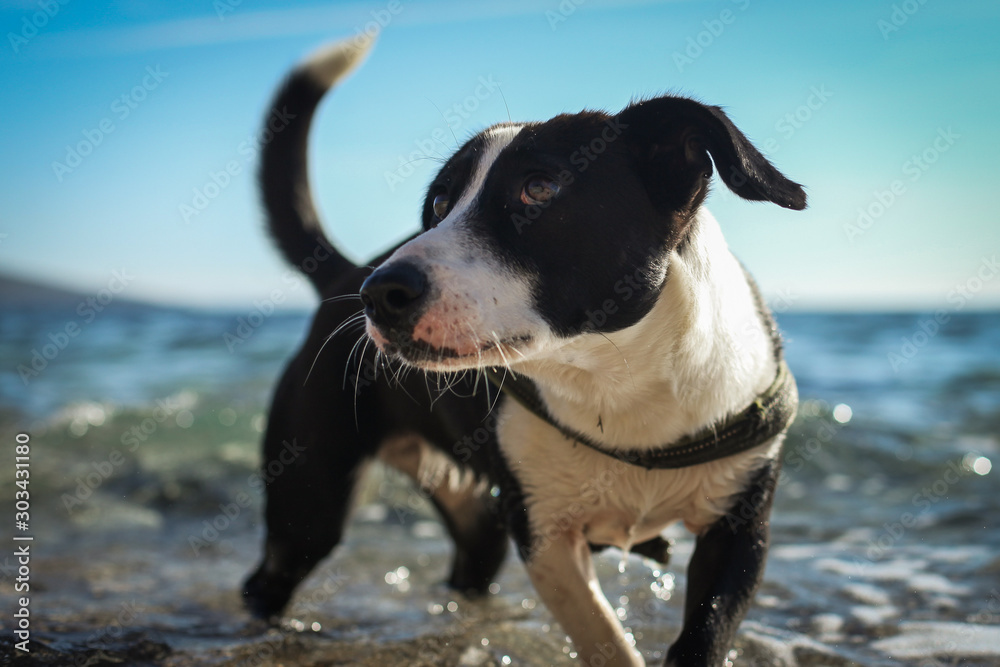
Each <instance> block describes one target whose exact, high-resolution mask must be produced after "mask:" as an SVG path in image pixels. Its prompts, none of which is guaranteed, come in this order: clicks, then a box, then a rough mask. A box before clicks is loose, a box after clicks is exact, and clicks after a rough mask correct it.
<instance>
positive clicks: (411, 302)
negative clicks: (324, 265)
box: [361, 262, 427, 331]
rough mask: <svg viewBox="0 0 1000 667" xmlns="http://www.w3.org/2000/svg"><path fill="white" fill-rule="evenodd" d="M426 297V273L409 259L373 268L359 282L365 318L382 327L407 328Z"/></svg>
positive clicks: (414, 318) (385, 328)
mask: <svg viewBox="0 0 1000 667" xmlns="http://www.w3.org/2000/svg"><path fill="white" fill-rule="evenodd" d="M426 301H427V275H426V274H425V273H424V272H423V271H422V270H421V269H420V268H418V267H417V266H416V265H415V264H412V263H410V262H393V263H391V264H388V265H383V266H381V267H379V268H378V269H376V270H375V272H374V273H372V274H371V275H370V276H368V279H367V280H365V282H364V284H362V285H361V302H362V303H363V304H364V306H365V315H366V316H367V317H368V319H369V321H370V322H371V323H372V324H374V325H375V326H377V327H379V328H380V329H382V330H383V331H388V330H404V331H407V330H410V329H412V328H413V324H414V322H415V321H416V319H417V315H418V314H419V312H420V311H421V309H422V308H424V306H425V304H426Z"/></svg>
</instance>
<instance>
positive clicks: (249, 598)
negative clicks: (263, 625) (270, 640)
mask: <svg viewBox="0 0 1000 667" xmlns="http://www.w3.org/2000/svg"><path fill="white" fill-rule="evenodd" d="M294 589H295V584H294V583H292V582H291V581H286V580H284V579H283V578H282V577H275V576H273V575H268V574H266V573H264V572H263V569H261V570H257V572H255V573H254V574H253V575H252V576H251V577H250V578H249V579H247V581H246V583H245V584H244V585H243V606H244V607H245V608H246V610H247V611H249V612H250V614H251V615H253V616H254V617H255V618H259V619H261V620H264V621H268V622H271V623H274V622H276V621H277V620H278V619H279V617H280V616H281V612H282V611H283V610H284V609H285V605H287V604H288V600H289V599H290V598H291V597H292V591H293V590H294Z"/></svg>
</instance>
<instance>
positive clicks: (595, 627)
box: [526, 530, 646, 667]
mask: <svg viewBox="0 0 1000 667" xmlns="http://www.w3.org/2000/svg"><path fill="white" fill-rule="evenodd" d="M533 546H534V549H533V550H532V551H531V552H530V553H529V555H528V558H527V559H526V565H527V568H528V574H529V575H530V577H531V582H532V583H533V584H534V586H535V590H536V591H538V594H539V596H541V598H542V601H543V602H544V603H545V606H546V607H548V609H549V611H551V612H552V614H553V615H554V616H555V617H556V620H557V621H559V624H560V625H561V626H562V627H563V630H565V631H566V633H567V634H568V635H569V636H570V637H571V638H572V639H573V643H574V645H575V647H576V651H577V654H578V656H579V660H580V662H581V663H583V664H585V665H596V664H601V665H607V666H608V667H611V666H612V665H614V666H616V667H617V666H621V667H641V666H643V665H645V664H646V663H645V662H644V661H643V659H642V656H641V655H640V654H639V653H638V651H636V650H635V649H634V648H633V647H632V646H631V645H630V644H629V642H628V640H626V639H625V632H624V631H623V630H622V626H621V623H620V622H619V621H618V617H617V616H616V615H615V613H614V610H613V609H612V608H611V605H610V604H609V603H608V600H607V598H605V597H604V593H603V592H601V584H600V582H599V581H598V580H597V575H596V573H595V572H594V562H593V559H592V557H591V555H590V547H589V546H588V545H587V541H586V540H585V539H584V537H583V535H582V534H581V533H580V532H579V531H576V530H569V531H565V532H562V533H560V534H559V535H558V536H556V537H554V538H552V539H545V538H537V539H536V540H535V543H534V545H533Z"/></svg>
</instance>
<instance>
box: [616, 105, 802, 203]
mask: <svg viewBox="0 0 1000 667" xmlns="http://www.w3.org/2000/svg"><path fill="white" fill-rule="evenodd" d="M616 120H617V122H618V123H620V127H621V130H622V135H623V137H625V138H626V140H628V141H630V142H631V144H632V146H633V148H634V150H635V151H636V153H637V154H638V156H639V158H640V160H642V161H644V177H645V178H646V179H647V181H648V182H647V186H648V187H649V190H650V193H651V196H653V198H654V201H656V200H659V202H660V203H662V204H665V205H667V206H670V207H671V208H674V209H688V208H689V207H693V206H695V205H696V204H697V203H699V202H700V201H701V199H703V198H704V196H705V194H706V193H707V188H708V180H709V178H710V177H711V175H712V162H713V161H714V162H715V166H716V169H717V170H718V172H719V178H720V179H722V182H723V183H725V184H726V185H727V186H728V187H729V189H730V190H732V191H733V192H735V193H736V194H738V195H739V196H740V197H743V198H744V199H749V200H752V201H770V202H774V203H775V204H777V205H778V206H783V207H785V208H790V209H795V210H797V211H800V210H802V209H804V208H805V207H806V193H805V191H804V190H803V189H802V186H801V185H799V184H798V183H794V182H792V181H790V180H788V179H787V178H785V176H784V175H782V173H781V172H780V171H778V170H777V169H776V168H775V166H774V165H773V164H771V163H770V162H768V160H767V158H765V157H764V156H763V155H761V153H760V151H758V150H757V149H756V148H755V147H754V145H753V144H751V143H750V140H749V139H747V138H746V136H745V135H744V134H743V133H742V132H740V130H739V129H738V128H737V127H736V126H735V125H734V124H733V122H732V121H731V120H729V117H728V116H726V114H725V112H723V111H722V109H720V108H719V107H714V106H708V105H705V104H701V103H700V102H696V101H694V100H691V99H687V98H684V97H673V96H666V97H657V98H655V99H651V100H645V101H641V102H635V103H633V104H630V105H629V106H628V107H626V108H625V109H624V110H623V111H622V112H621V113H619V114H618V116H617V118H616ZM709 155H711V160H709Z"/></svg>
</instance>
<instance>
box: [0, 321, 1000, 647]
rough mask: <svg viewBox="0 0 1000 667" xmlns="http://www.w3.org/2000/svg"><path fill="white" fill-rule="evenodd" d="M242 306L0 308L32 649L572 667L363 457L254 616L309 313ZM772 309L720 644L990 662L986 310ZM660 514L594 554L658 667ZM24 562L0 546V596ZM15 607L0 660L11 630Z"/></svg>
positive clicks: (664, 599)
mask: <svg viewBox="0 0 1000 667" xmlns="http://www.w3.org/2000/svg"><path fill="white" fill-rule="evenodd" d="M240 317H243V318H244V320H245V319H246V315H245V314H243V315H240V314H238V313H227V312H204V311H190V310H178V309H166V308H153V307H145V306H137V305H133V304H120V305H119V304H115V305H113V306H112V307H109V308H108V309H106V310H105V311H103V312H101V313H99V314H97V316H96V317H93V318H92V319H91V320H90V321H82V320H81V318H80V316H79V314H78V313H76V312H74V311H73V310H72V309H70V310H66V309H61V308H55V307H52V308H48V307H41V306H39V307H8V308H5V309H4V312H3V313H2V315H0V360H2V366H0V442H3V443H5V444H4V446H3V448H0V451H2V452H5V453H4V454H3V456H4V457H6V458H7V459H8V460H6V461H4V462H2V463H0V480H2V485H0V489H2V492H0V496H2V502H0V507H6V508H8V512H9V516H8V517H6V518H3V519H2V521H0V525H3V526H4V527H3V528H2V529H0V539H2V541H3V543H5V544H7V545H10V544H13V542H11V541H10V540H9V536H10V533H11V532H14V529H13V528H12V527H11V526H12V525H13V523H12V520H13V500H14V495H13V494H14V490H15V489H16V487H15V486H14V481H15V478H14V464H13V451H14V450H13V446H14V439H15V435H16V434H17V433H19V432H26V433H28V434H29V435H30V437H31V478H30V479H31V487H30V489H31V503H32V504H31V532H32V534H33V536H34V540H33V542H32V560H31V571H30V586H31V588H30V596H31V606H30V610H31V614H32V616H31V632H32V634H31V642H32V643H31V648H32V654H31V658H32V659H33V661H34V664H44V665H71V664H79V665H83V664H128V665H146V664H149V665H269V664H281V663H284V664H294V665H312V664H331V663H335V664H360V665H386V664H412V665H421V664H425V665H505V664H521V665H548V664H566V665H570V664H574V660H573V658H574V656H575V653H574V651H573V647H572V645H571V644H570V643H569V642H568V641H567V640H566V637H565V635H564V634H563V633H562V632H561V631H559V630H558V626H557V625H556V624H555V622H554V621H553V620H552V618H551V616H550V615H549V614H548V612H547V611H546V610H545V608H544V605H542V604H541V602H540V601H539V600H538V599H537V596H536V595H535V593H534V591H533V590H532V588H531V586H530V583H529V582H528V579H527V577H526V575H525V573H524V571H523V568H522V566H521V565H520V563H519V562H517V559H516V558H515V557H513V556H512V557H511V558H510V559H509V562H508V563H507V564H506V565H505V567H504V569H503V571H502V573H501V576H500V578H499V580H498V582H497V583H496V584H494V587H493V589H492V590H493V593H494V595H491V596H489V597H488V598H487V599H485V600H479V601H473V600H468V599H465V598H464V597H462V596H460V595H457V594H455V593H452V592H450V591H449V590H448V589H447V588H445V587H444V586H443V585H442V584H441V582H442V580H444V579H445V578H446V576H447V571H448V564H449V558H450V545H449V542H448V540H447V537H446V535H445V533H444V530H443V528H442V527H441V524H440V523H439V522H438V521H437V519H436V518H435V516H434V514H433V511H432V510H431V508H430V507H429V506H428V504H427V503H426V501H424V499H423V498H421V496H420V494H419V493H417V492H416V491H415V490H413V489H412V488H411V487H409V485H408V484H407V483H406V482H405V480H404V479H403V478H402V477H401V476H400V475H398V474H395V473H393V472H391V471H386V470H382V469H381V468H376V469H374V470H373V472H372V473H371V475H370V476H369V478H368V479H367V480H366V483H365V485H364V489H363V492H362V494H361V497H360V498H359V502H358V508H357V511H356V512H355V518H354V520H353V522H352V524H351V526H350V528H349V530H348V533H347V536H346V539H345V542H344V544H343V545H342V546H341V547H340V548H339V549H338V550H337V552H336V554H335V556H333V557H332V558H330V559H328V560H327V561H326V562H325V563H324V564H323V565H322V566H321V567H320V568H318V570H317V571H316V572H315V573H314V575H312V576H311V577H310V578H309V579H308V580H307V581H306V582H305V583H304V584H303V586H302V588H301V589H300V591H299V594H298V595H297V597H296V599H295V601H294V602H293V605H292V606H291V608H290V609H289V612H288V614H287V615H286V618H285V620H284V622H283V623H282V624H280V625H278V626H275V627H269V626H267V625H265V624H260V623H255V622H252V621H251V620H250V619H249V618H248V617H247V615H246V614H245V613H244V612H243V610H242V608H241V604H240V598H239V589H240V584H241V581H242V579H243V578H244V577H245V576H246V574H247V573H248V572H249V571H250V570H251V569H252V568H253V567H255V566H256V564H257V560H258V558H259V554H260V543H261V536H262V527H261V521H260V514H261V511H262V503H263V500H264V499H263V498H262V496H261V493H260V486H261V485H260V484H259V481H260V480H259V477H258V476H257V473H256V470H257V465H258V463H259V454H258V449H259V441H260V438H261V434H262V431H263V429H264V427H265V425H266V420H267V403H268V400H269V396H270V393H271V390H272V388H273V385H274V382H275V379H276V377H277V376H278V374H279V373H280V371H281V368H282V366H283V364H284V363H285V361H286V360H287V358H288V357H289V356H290V355H291V354H292V353H293V351H294V350H295V348H296V346H297V345H298V344H299V343H300V342H301V340H302V338H303V335H304V330H305V327H306V324H307V322H308V315H307V314H305V313H301V314H300V313H290V314H274V315H271V316H269V317H261V318H259V322H256V326H248V327H244V328H243V329H239V327H240ZM779 320H780V324H781V326H782V329H783V331H784V333H785V341H786V342H785V348H786V354H787V358H788V362H789V365H790V366H791V368H792V370H793V372H794V373H795V376H796V378H797V381H798V386H799V392H800V395H801V399H802V404H801V407H800V412H799V417H798V419H797V420H796V422H795V424H794V425H793V427H792V429H791V433H790V435H789V437H788V440H787V444H786V447H785V465H784V472H783V475H782V478H781V483H780V486H779V489H778V495H777V502H776V507H775V510H774V514H773V516H772V524H771V531H772V543H773V548H772V550H771V554H770V559H769V561H768V567H767V572H766V576H765V581H764V584H763V585H762V587H761V589H760V591H759V593H758V595H757V598H756V600H755V604H754V605H753V607H752V609H751V610H750V612H749V614H748V616H747V620H746V621H745V622H744V623H743V625H742V626H741V630H740V633H739V636H738V639H737V642H736V645H735V646H734V648H733V651H732V653H731V654H730V657H731V660H732V661H733V662H734V663H735V664H737V665H762V666H763V665H797V664H800V665H851V664H861V665H920V666H925V665H951V664H967V665H998V664H1000V469H996V468H998V467H1000V439H998V434H1000V314H998V313H946V314H945V316H944V317H942V316H940V315H939V316H938V317H935V315H934V314H930V313H913V314H871V313H864V314H849V313H846V314H845V313H827V314H811V313H784V314H781V315H780V316H779ZM69 323H76V324H77V327H76V328H73V327H71V328H70V330H73V331H75V332H76V333H75V335H72V336H70V335H69V334H68V333H67V331H68V330H67V324H69ZM238 331H240V332H242V333H243V334H247V335H245V336H244V335H237V336H235V338H234V334H236V333H237V332H238ZM227 334H229V335H227ZM303 510H304V511H307V510H308V508H303ZM668 535H669V536H670V537H672V538H674V539H675V540H676V544H675V549H674V556H673V562H672V563H670V564H669V565H668V566H666V567H663V566H660V565H658V564H655V563H652V562H644V561H643V560H642V559H640V558H638V557H636V556H631V557H629V562H628V567H626V568H624V569H623V570H622V571H619V560H620V558H621V554H619V553H616V552H614V550H608V551H607V552H606V553H604V554H601V555H599V556H598V557H597V559H596V560H597V565H598V571H599V574H600V576H601V580H602V585H603V587H604V590H605V593H606V595H607V597H608V599H609V600H610V601H611V603H612V605H613V607H614V608H615V610H616V613H617V614H618V616H619V618H620V619H621V620H622V623H623V625H625V627H626V629H627V632H628V633H629V637H631V638H632V639H633V640H634V641H635V642H636V645H637V646H638V647H639V648H640V650H642V651H643V652H644V654H645V655H646V658H647V661H648V662H649V663H650V664H658V663H660V662H662V660H663V658H664V656H665V651H666V649H667V648H668V647H669V645H670V642H671V641H672V640H673V638H674V637H675V636H676V633H677V632H678V630H679V628H680V626H681V623H682V619H683V595H684V590H685V587H686V561H687V559H688V557H689V556H690V553H691V550H692V547H693V542H692V540H691V537H690V536H689V535H687V534H686V533H685V532H684V531H683V530H682V529H680V528H676V527H675V528H671V529H670V530H669V531H668ZM16 579H17V567H16V564H15V563H14V561H13V549H12V548H7V547H4V550H3V551H2V552H0V591H2V592H3V599H4V600H5V601H6V600H13V599H14V598H15V597H16V596H15V595H14V593H15V588H14V585H15V582H16ZM20 595H21V593H17V596H20ZM4 606H5V608H9V610H10V611H11V613H13V608H14V607H13V602H11V603H10V604H9V605H8V603H7V602H5V603H4ZM7 611H8V610H7V609H5V611H4V615H3V617H2V618H0V627H2V628H3V632H2V633H0V634H2V637H0V652H2V654H3V655H10V654H13V653H14V652H15V649H14V639H13V633H12V630H13V623H12V618H11V613H7ZM22 657H23V656H22ZM25 664H28V663H25Z"/></svg>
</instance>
